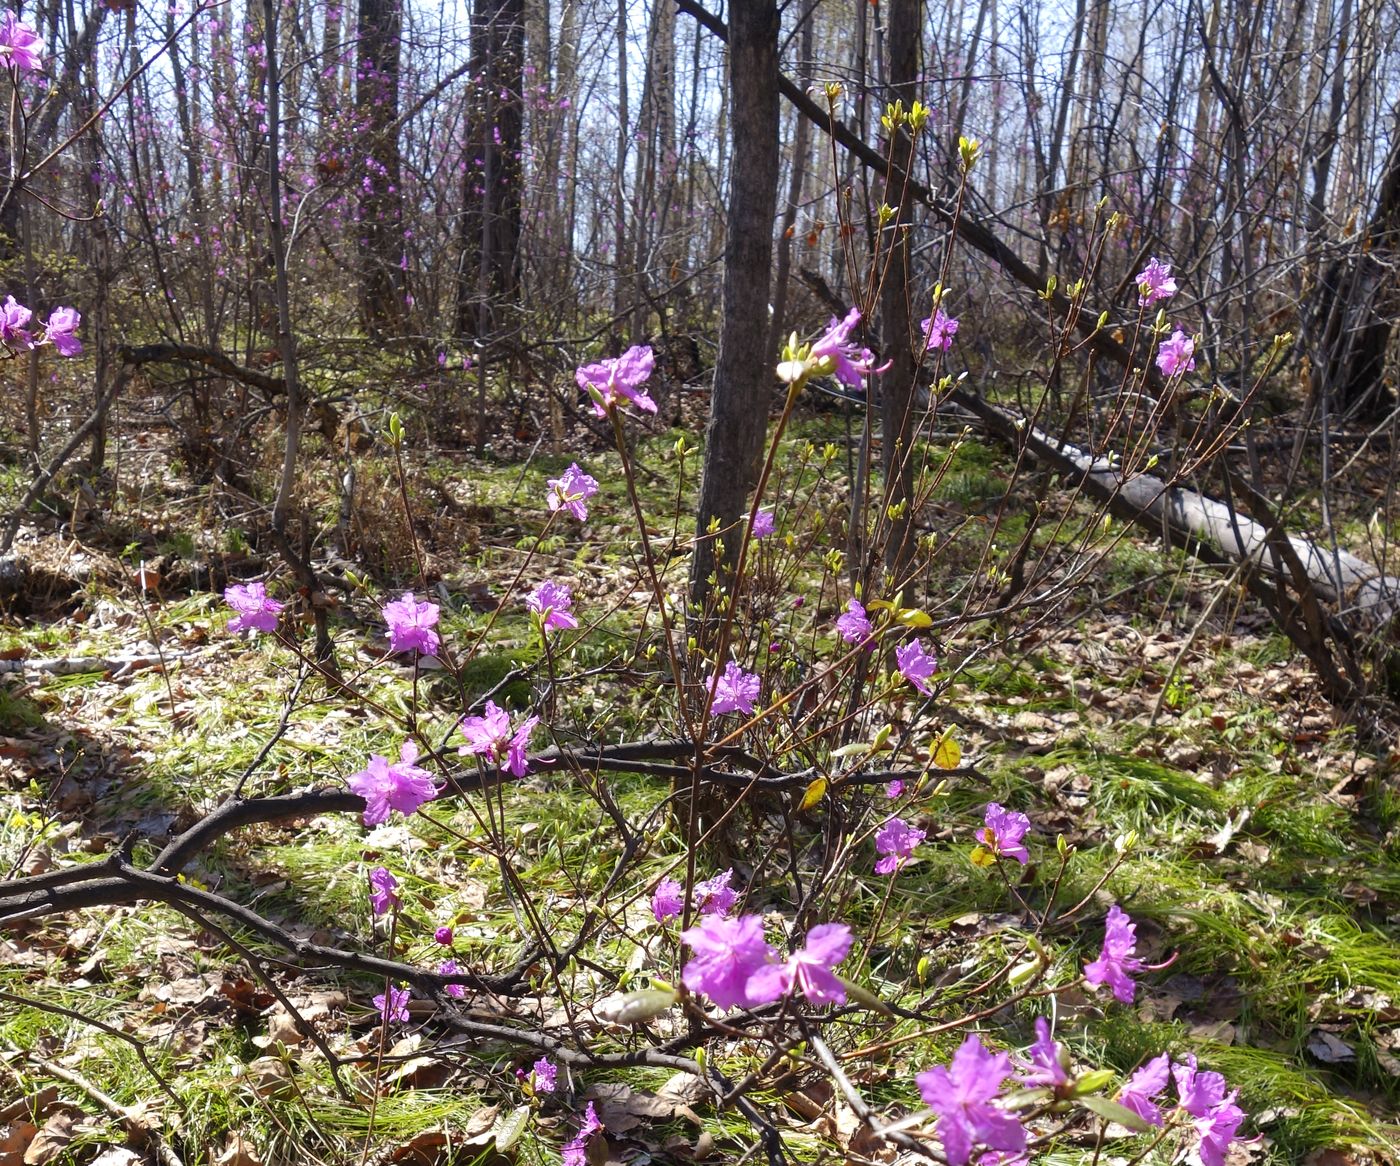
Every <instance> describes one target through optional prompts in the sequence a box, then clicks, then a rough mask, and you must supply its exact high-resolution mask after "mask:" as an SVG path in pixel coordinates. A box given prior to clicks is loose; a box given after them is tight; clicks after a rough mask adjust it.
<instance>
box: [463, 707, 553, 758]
mask: <svg viewBox="0 0 1400 1166" xmlns="http://www.w3.org/2000/svg"><path fill="white" fill-rule="evenodd" d="M539 723H540V718H539V717H527V718H526V719H525V720H523V721H522V722H521V723H520V727H519V728H517V729H516V730H515V731H514V732H513V733H512V732H511V725H510V714H509V713H507V712H506V711H505V709H503V708H501V707H500V706H499V705H497V704H496V702H495V701H494V700H488V701H487V702H486V715H485V716H484V717H466V718H464V719H463V720H462V723H461V726H460V727H461V730H462V736H464V737H465V738H466V739H467V743H466V744H465V745H461V746H459V747H458V750H457V751H458V752H459V753H461V754H462V755H464V756H465V755H468V754H471V755H474V756H477V757H485V758H486V759H487V760H488V761H494V762H495V763H496V764H497V765H499V766H500V767H501V768H502V769H507V770H509V771H510V772H511V773H513V774H514V775H515V776H516V777H524V776H525V774H526V773H528V772H529V765H528V764H527V760H526V748H527V746H528V745H529V743H530V734H531V733H533V732H534V731H535V726H536V725H538V724H539Z"/></svg>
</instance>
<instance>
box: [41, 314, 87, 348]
mask: <svg viewBox="0 0 1400 1166" xmlns="http://www.w3.org/2000/svg"><path fill="white" fill-rule="evenodd" d="M82 320H83V318H82V316H81V315H79V314H78V312H77V311H76V310H75V309H73V308H55V309H54V310H53V311H52V312H50V313H49V322H48V323H47V324H45V325H44V340H45V341H46V342H48V343H50V344H52V345H53V346H54V347H55V348H57V349H58V354H59V356H81V355H82V354H83V342H82V341H81V340H79V339H78V338H77V337H76V336H74V335H73V333H74V331H75V330H76V329H77V327H78V325H79V324H80V323H82Z"/></svg>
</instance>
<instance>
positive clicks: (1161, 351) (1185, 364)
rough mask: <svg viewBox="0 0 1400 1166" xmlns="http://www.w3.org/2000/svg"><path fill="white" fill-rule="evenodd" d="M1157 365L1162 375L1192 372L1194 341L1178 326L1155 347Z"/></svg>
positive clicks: (1172, 375)
mask: <svg viewBox="0 0 1400 1166" xmlns="http://www.w3.org/2000/svg"><path fill="white" fill-rule="evenodd" d="M1157 367H1158V368H1159V369H1161V371H1162V375H1163V376H1164V377H1174V376H1177V375H1178V374H1184V373H1188V372H1192V371H1194V370H1195V367H1196V342H1195V340H1193V339H1192V338H1191V337H1190V336H1188V335H1186V333H1185V332H1183V331H1182V330H1181V329H1180V328H1178V329H1176V331H1174V332H1173V333H1172V334H1171V336H1170V337H1169V338H1168V339H1166V340H1163V341H1162V343H1161V344H1160V345H1159V346H1158V348H1157Z"/></svg>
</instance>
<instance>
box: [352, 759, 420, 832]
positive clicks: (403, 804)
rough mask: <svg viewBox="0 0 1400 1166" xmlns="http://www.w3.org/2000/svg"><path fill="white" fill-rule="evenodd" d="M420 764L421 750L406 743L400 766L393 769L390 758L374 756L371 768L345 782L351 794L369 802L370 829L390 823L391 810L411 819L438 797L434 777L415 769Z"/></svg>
mask: <svg viewBox="0 0 1400 1166" xmlns="http://www.w3.org/2000/svg"><path fill="white" fill-rule="evenodd" d="M417 760H418V746H417V745H415V744H414V743H413V742H412V741H405V742H404V743H403V744H402V745H401V746H400V747H399V760H398V763H397V764H395V765H390V764H389V760H388V758H385V757H381V756H380V755H379V754H378V753H372V754H370V758H369V765H368V766H366V767H365V768H364V769H362V770H360V771H359V773H352V774H351V775H350V776H349V777H348V778H346V779H345V784H346V785H348V786H349V787H350V791H351V792H352V793H357V794H359V795H360V797H362V798H364V799H365V813H364V822H365V825H366V826H378V825H379V824H380V823H381V822H384V821H387V820H388V817H389V812H390V811H391V810H398V812H399V813H400V814H403V815H404V817H407V816H408V815H409V814H413V813H416V812H417V810H418V807H419V806H421V805H422V804H423V803H424V802H430V801H432V800H433V799H434V798H435V797H437V786H435V785H434V784H433V775H432V774H431V773H429V772H428V771H427V770H426V769H420V768H419V767H418V766H416V765H414V764H413V763H414V762H415V761H417Z"/></svg>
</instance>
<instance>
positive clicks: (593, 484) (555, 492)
mask: <svg viewBox="0 0 1400 1166" xmlns="http://www.w3.org/2000/svg"><path fill="white" fill-rule="evenodd" d="M547 485H548V486H549V493H548V494H547V495H546V496H545V503H546V504H547V505H548V506H549V508H550V509H551V510H567V511H568V512H569V513H570V514H572V515H573V516H574V517H575V518H577V519H578V520H579V521H580V522H583V521H584V520H585V519H586V518H587V517H588V500H589V499H590V498H592V497H593V495H594V494H596V493H597V492H598V482H597V480H596V479H595V478H590V477H589V476H588V475H587V474H585V473H584V472H583V471H582V470H581V469H579V468H578V463H577V462H572V463H570V465H569V468H568V469H567V470H565V471H564V472H563V473H562V474H561V475H560V476H559V477H557V478H550V479H549V481H548V483H547Z"/></svg>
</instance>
